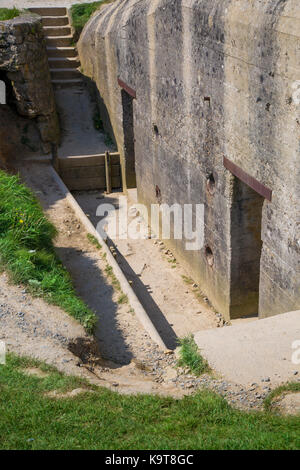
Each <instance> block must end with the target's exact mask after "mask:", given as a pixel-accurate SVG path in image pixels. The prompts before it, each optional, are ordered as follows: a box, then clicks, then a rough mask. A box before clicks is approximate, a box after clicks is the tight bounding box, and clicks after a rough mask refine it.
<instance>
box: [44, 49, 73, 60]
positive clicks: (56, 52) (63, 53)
mask: <svg viewBox="0 0 300 470" xmlns="http://www.w3.org/2000/svg"><path fill="white" fill-rule="evenodd" d="M47 54H48V57H53V58H54V57H62V58H68V57H77V50H76V48H75V47H72V46H71V47H47Z"/></svg>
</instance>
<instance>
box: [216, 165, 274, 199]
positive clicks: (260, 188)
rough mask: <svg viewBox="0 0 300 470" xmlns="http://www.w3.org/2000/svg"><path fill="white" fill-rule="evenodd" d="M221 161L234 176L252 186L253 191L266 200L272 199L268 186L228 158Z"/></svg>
mask: <svg viewBox="0 0 300 470" xmlns="http://www.w3.org/2000/svg"><path fill="white" fill-rule="evenodd" d="M223 163H224V166H225V168H227V170H229V171H230V172H231V173H232V174H233V175H234V176H236V177H237V178H239V179H240V180H241V181H243V183H245V184H247V185H248V186H250V188H252V189H253V190H254V191H256V192H257V193H258V194H260V195H261V196H262V197H264V198H265V199H267V200H268V201H270V202H271V201H272V190H271V189H270V188H268V187H267V186H265V185H264V184H262V183H260V182H259V181H257V180H256V179H255V178H253V176H251V175H249V174H248V173H246V172H245V171H244V170H242V168H240V167H239V166H237V165H235V163H233V162H231V161H230V160H228V158H226V157H224V159H223Z"/></svg>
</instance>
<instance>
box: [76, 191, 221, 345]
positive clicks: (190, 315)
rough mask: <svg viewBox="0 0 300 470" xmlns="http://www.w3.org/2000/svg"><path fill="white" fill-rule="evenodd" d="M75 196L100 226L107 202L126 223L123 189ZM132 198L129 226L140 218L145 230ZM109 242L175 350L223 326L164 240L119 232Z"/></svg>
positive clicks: (131, 281)
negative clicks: (181, 343) (189, 337)
mask: <svg viewBox="0 0 300 470" xmlns="http://www.w3.org/2000/svg"><path fill="white" fill-rule="evenodd" d="M72 194H73V197H74V198H75V199H76V201H77V202H78V204H79V205H80V207H81V208H82V210H83V211H84V212H85V214H86V215H87V216H88V218H89V220H90V221H91V222H92V224H93V225H94V227H95V228H96V227H97V224H98V223H99V222H100V221H101V216H97V215H96V214H97V209H98V208H99V206H101V205H103V204H111V205H113V206H114V207H115V211H116V218H118V216H119V217H120V218H123V220H122V222H123V223H124V211H122V210H121V209H122V204H124V194H123V193H120V192H113V193H111V194H109V195H106V194H104V193H101V192H100V191H96V190H93V191H73V192H72ZM120 196H122V198H121V199H120ZM126 202H127V207H128V218H127V221H128V224H130V223H132V221H135V222H140V223H141V224H144V228H145V227H146V225H145V222H144V221H143V220H142V219H141V217H140V216H139V214H138V212H137V211H136V209H135V207H134V202H132V201H130V200H128V199H127V201H126ZM98 213H99V212H98ZM137 219H138V220H137ZM123 226H124V225H123ZM107 245H108V246H109V248H110V250H111V252H112V254H113V255H114V257H115V259H116V261H117V263H118V264H119V266H120V268H121V270H122V272H123V273H124V275H125V276H126V278H127V280H128V281H129V283H130V284H131V286H132V288H133V290H134V292H135V294H136V296H137V297H138V299H139V301H140V302H141V304H142V306H143V307H144V309H145V310H146V312H147V314H148V315H149V317H150V319H151V320H152V322H153V324H154V326H155V327H156V329H157V331H158V332H159V334H160V335H161V337H162V339H163V340H164V342H165V344H166V346H167V347H168V348H169V349H174V348H176V346H177V345H178V338H181V337H184V336H187V335H188V334H190V333H195V332H197V331H200V330H205V329H209V328H215V327H217V326H218V323H219V321H220V319H219V316H218V315H217V314H216V313H215V312H214V310H213V309H212V308H210V306H209V304H208V302H207V301H205V299H204V298H201V296H200V295H199V291H198V289H197V286H196V285H195V284H193V282H192V281H191V280H190V279H189V278H188V275H187V273H186V272H185V271H184V269H183V268H182V267H181V266H180V264H179V263H178V262H177V261H176V259H175V258H174V257H173V255H172V254H171V253H170V252H169V250H168V249H167V248H166V247H165V246H164V244H163V243H162V242H160V241H158V240H152V239H150V238H149V239H129V238H125V237H124V234H120V233H118V231H117V234H116V237H115V238H114V240H111V239H108V240H107ZM195 294H197V295H195Z"/></svg>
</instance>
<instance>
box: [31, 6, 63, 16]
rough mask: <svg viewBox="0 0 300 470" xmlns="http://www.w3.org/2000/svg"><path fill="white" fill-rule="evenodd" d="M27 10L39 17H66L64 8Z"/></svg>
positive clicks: (34, 8)
mask: <svg viewBox="0 0 300 470" xmlns="http://www.w3.org/2000/svg"><path fill="white" fill-rule="evenodd" d="M29 10H30V11H31V12H32V13H36V14H37V15H40V16H67V9H66V8H65V7H32V8H29Z"/></svg>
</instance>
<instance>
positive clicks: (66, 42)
mask: <svg viewBox="0 0 300 470" xmlns="http://www.w3.org/2000/svg"><path fill="white" fill-rule="evenodd" d="M46 44H47V46H50V47H55V46H57V47H66V46H72V45H73V36H72V35H71V34H70V35H69V36H46Z"/></svg>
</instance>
